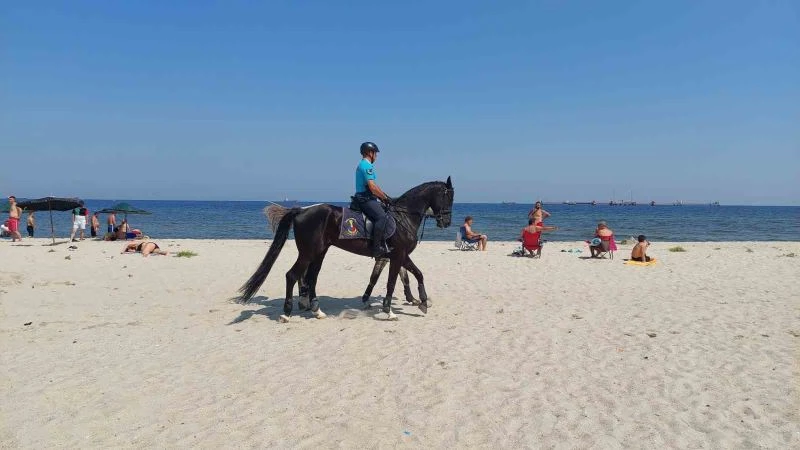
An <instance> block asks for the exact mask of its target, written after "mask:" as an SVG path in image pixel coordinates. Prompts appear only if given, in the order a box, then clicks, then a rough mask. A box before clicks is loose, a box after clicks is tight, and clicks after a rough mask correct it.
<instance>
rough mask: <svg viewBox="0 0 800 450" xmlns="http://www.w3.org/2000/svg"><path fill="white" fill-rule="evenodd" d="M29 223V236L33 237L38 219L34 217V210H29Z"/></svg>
mask: <svg viewBox="0 0 800 450" xmlns="http://www.w3.org/2000/svg"><path fill="white" fill-rule="evenodd" d="M27 224H28V226H27V230H28V237H33V231H34V230H35V229H36V219H35V218H34V217H33V211H28V222H27Z"/></svg>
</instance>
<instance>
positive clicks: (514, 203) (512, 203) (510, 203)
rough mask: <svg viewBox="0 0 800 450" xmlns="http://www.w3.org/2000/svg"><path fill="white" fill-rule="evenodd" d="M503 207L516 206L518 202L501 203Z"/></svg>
mask: <svg viewBox="0 0 800 450" xmlns="http://www.w3.org/2000/svg"><path fill="white" fill-rule="evenodd" d="M500 204H501V205H516V204H517V202H500Z"/></svg>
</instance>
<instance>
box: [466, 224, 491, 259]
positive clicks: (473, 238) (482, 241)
mask: <svg viewBox="0 0 800 450" xmlns="http://www.w3.org/2000/svg"><path fill="white" fill-rule="evenodd" d="M462 228H464V234H463V237H464V240H466V241H467V242H469V243H475V242H477V243H478V250H481V251H484V252H485V251H486V242H487V241H488V240H489V236H487V235H485V234H480V233H476V232H474V231H472V216H467V218H466V219H464V225H462Z"/></svg>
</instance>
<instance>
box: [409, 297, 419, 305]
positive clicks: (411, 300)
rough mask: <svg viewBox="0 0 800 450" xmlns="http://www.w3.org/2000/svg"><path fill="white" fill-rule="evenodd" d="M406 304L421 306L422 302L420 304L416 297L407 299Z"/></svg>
mask: <svg viewBox="0 0 800 450" xmlns="http://www.w3.org/2000/svg"><path fill="white" fill-rule="evenodd" d="M406 303H409V304H411V305H413V306H419V304H420V303H422V302H420V301H419V300H417V299H415V298H414V297H411V298H407V299H406Z"/></svg>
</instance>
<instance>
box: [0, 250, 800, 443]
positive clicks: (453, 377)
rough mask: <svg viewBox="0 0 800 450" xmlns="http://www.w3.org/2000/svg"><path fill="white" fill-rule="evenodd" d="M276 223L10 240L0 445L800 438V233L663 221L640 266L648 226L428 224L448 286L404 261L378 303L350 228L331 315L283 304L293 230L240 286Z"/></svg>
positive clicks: (332, 261)
mask: <svg viewBox="0 0 800 450" xmlns="http://www.w3.org/2000/svg"><path fill="white" fill-rule="evenodd" d="M35 240H36V241H39V240H41V244H45V243H47V242H48V241H49V238H44V237H43V238H35ZM255 241H256V240H250V239H245V240H199V239H155V242H157V243H158V244H159V245H161V247H162V248H164V249H166V250H168V251H171V252H173V251H179V250H190V251H193V252H195V253H197V256H195V257H192V258H176V257H172V256H167V257H165V256H151V257H148V258H142V257H141V255H138V254H137V255H121V254H119V252H120V250H121V248H122V246H123V243H122V242H108V243H106V242H98V241H84V242H79V243H77V244H76V245H75V247H77V249H72V250H70V249H69V246H70V245H72V244H69V245H63V244H62V245H56V246H47V245H37V244H39V242H30V244H29V245H25V240H23V245H16V244H15V245H0V260H2V261H3V262H4V264H3V265H0V334H2V336H0V355H2V356H1V358H2V365H3V368H4V370H3V373H2V376H0V387H2V390H3V392H4V394H3V402H0V417H2V418H3V420H1V421H0V447H4V448H5V447H12V448H43V447H53V446H65V447H120V446H121V447H153V446H156V447H173V446H180V447H189V446H193V447H197V446H201V447H203V446H206V447H225V446H267V447H287V446H290V447H297V446H299V447H320V446H321V447H334V446H340V447H348V448H352V447H380V446H401V447H402V446H408V447H417V448H419V447H430V448H442V447H457V448H466V447H470V448H473V447H489V446H497V445H498V444H499V445H500V446H502V447H524V446H529V447H531V446H532V447H551V446H558V445H563V444H564V443H569V444H570V445H572V446H580V447H592V446H597V447H641V446H648V447H682V448H687V447H715V448H732V447H757V446H762V447H769V448H791V447H797V446H798V445H800V421H798V413H797V411H798V409H800V408H798V407H800V391H799V388H798V384H797V380H798V379H800V364H799V363H798V358H799V357H800V355H798V353H797V348H798V345H800V305H798V301H797V299H798V298H800V286H798V284H797V282H796V280H797V279H798V278H800V258H798V257H789V256H781V255H788V254H790V253H793V254H795V255H800V243H798V242H791V241H790V242H785V241H775V242H752V241H750V242H736V241H727V242H719V243H717V242H699V243H686V242H674V243H673V242H669V243H667V242H655V243H653V247H651V250H650V252H648V253H649V254H652V256H655V257H656V258H657V259H658V261H659V262H658V263H657V264H656V265H654V266H650V267H634V266H627V265H625V264H623V262H622V260H623V259H624V258H627V256H629V252H630V248H631V246H629V245H628V246H623V245H620V249H619V251H618V252H617V255H616V256H615V258H614V260H613V261H612V260H608V259H606V260H585V259H581V257H582V256H588V253H587V252H586V251H584V252H583V253H582V254H575V253H569V252H561V250H562V249H564V250H567V249H569V248H570V247H572V248H582V249H583V248H585V247H582V246H581V245H584V244H583V243H582V242H574V241H573V242H571V243H564V244H557V243H553V242H550V243H548V244H545V247H544V250H543V253H542V258H541V259H530V258H518V257H509V256H508V254H509V253H511V250H513V249H514V248H515V247H516V246H518V245H519V244H518V243H517V242H513V241H511V242H508V241H507V242H493V241H489V247H488V251H487V252H477V251H472V252H467V251H458V250H456V249H455V248H454V247H453V243H452V242H436V241H424V242H422V243H421V244H420V245H419V246H418V247H417V249H416V250H415V251H414V253H412V255H411V256H412V258H413V259H414V261H415V263H416V264H417V265H418V266H419V268H420V269H421V270H422V272H423V274H424V276H425V285H426V288H427V291H428V294H429V295H430V296H431V301H432V305H431V308H430V309H429V310H428V313H427V314H425V315H423V314H422V313H421V312H420V311H419V309H417V308H416V307H413V306H411V305H406V304H404V302H403V301H402V287H401V285H400V284H399V283H398V285H397V288H396V290H395V296H396V297H399V298H400V299H398V300H395V301H394V304H393V309H394V311H395V313H396V314H397V315H398V316H399V318H400V319H399V320H398V321H396V322H389V321H383V320H379V319H378V317H379V316H378V314H377V312H378V311H379V309H373V310H363V309H362V305H361V299H360V296H361V294H362V293H363V291H364V288H365V287H366V284H367V281H368V277H369V274H370V272H371V270H372V266H373V262H374V261H373V260H372V259H369V258H366V257H360V256H356V255H352V254H349V253H345V252H343V251H341V250H338V249H335V250H331V251H330V252H329V253H328V255H327V257H326V260H325V263H324V265H323V268H322V271H321V273H320V277H319V282H318V285H317V291H318V294H319V296H320V297H319V300H320V305H321V307H322V309H323V311H325V312H326V313H327V314H328V318H326V319H323V320H317V319H314V318H312V316H311V315H310V314H309V313H300V312H298V310H297V298H295V301H294V314H293V316H292V317H291V319H290V321H289V323H287V324H281V323H279V322H278V317H279V316H280V314H282V313H283V310H282V308H283V303H284V302H283V296H284V291H285V277H284V273H285V272H286V271H287V270H288V268H289V267H290V266H291V265H292V264H293V263H294V259H295V257H296V249H295V246H294V245H293V244H288V245H286V246H285V247H284V249H283V251H282V253H281V255H280V256H279V257H278V259H277V261H276V263H275V266H274V267H273V269H272V272H271V273H270V275H269V276H268V278H267V280H266V282H265V283H264V285H263V286H262V288H261V290H260V291H259V292H258V293H257V294H256V296H255V297H254V299H253V301H252V302H251V303H249V304H245V305H241V304H238V303H235V302H232V301H231V300H232V298H233V297H234V296H235V295H236V290H237V289H238V287H239V286H241V285H242V284H243V283H244V282H245V280H247V278H248V277H249V276H250V275H251V274H252V273H253V272H254V271H255V269H256V267H257V266H258V264H259V263H260V262H261V260H262V259H263V257H264V255H265V254H266V252H267V249H268V247H269V245H268V244H269V242H270V241H269V240H266V239H265V240H261V242H260V243H259V244H257V245H254V242H255ZM673 245H680V246H682V247H684V248H685V249H686V250H687V251H686V252H683V253H671V252H668V251H667V248H668V247H671V246H673ZM748 249H749V250H750V251H748ZM67 257H69V258H67ZM411 285H412V290H413V291H414V293H415V295H416V293H417V291H416V283H415V282H414V281H413V278H412V284H411ZM385 289H386V274H385V273H384V274H383V275H382V276H381V278H380V279H379V281H378V284H377V285H376V287H375V290H374V292H373V299H376V298H380V297H381V296H382V295H383V294H384V293H385ZM296 292H297V291H296V288H295V295H296ZM643 443H646V444H643Z"/></svg>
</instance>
